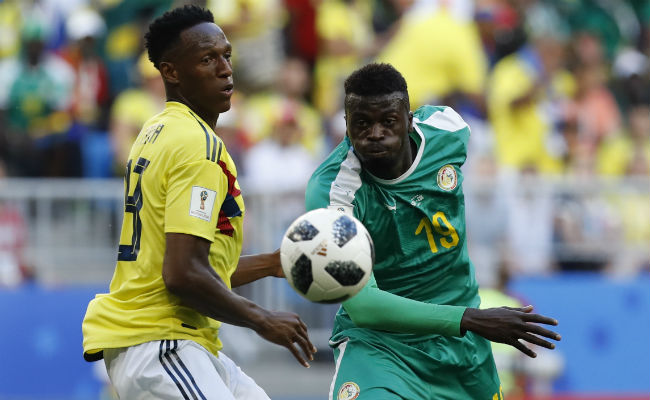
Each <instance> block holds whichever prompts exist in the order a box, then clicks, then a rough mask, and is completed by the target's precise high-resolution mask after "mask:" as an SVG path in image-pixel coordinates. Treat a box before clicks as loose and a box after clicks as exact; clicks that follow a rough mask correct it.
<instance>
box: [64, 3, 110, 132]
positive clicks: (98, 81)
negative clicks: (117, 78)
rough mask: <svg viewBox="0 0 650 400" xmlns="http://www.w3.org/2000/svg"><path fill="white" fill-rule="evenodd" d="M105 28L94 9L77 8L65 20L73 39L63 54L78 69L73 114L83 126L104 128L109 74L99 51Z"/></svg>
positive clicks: (69, 36)
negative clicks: (98, 43)
mask: <svg viewBox="0 0 650 400" xmlns="http://www.w3.org/2000/svg"><path fill="white" fill-rule="evenodd" d="M105 30H106V24H105V23H104V20H103V19H102V17H101V16H100V15H99V14H98V13H97V12H96V11H94V10H92V9H87V8H82V9H79V10H76V11H74V12H73V13H72V14H71V15H70V16H69V17H68V19H67V21H66V32H67V35H68V38H69V40H70V44H69V46H68V47H67V48H66V49H64V53H63V57H64V59H65V60H66V61H67V62H68V63H69V64H70V65H71V66H72V68H73V69H74V72H75V82H74V89H73V92H72V99H71V104H70V107H71V111H72V118H74V120H75V122H76V123H78V124H79V125H81V126H82V127H83V128H82V129H98V128H99V129H101V128H102V127H103V126H105V123H104V119H105V118H104V117H105V116H104V114H105V111H106V109H107V107H108V100H109V86H108V75H107V72H106V67H105V66H104V61H103V59H102V58H101V57H100V56H99V54H98V53H97V41H98V40H99V39H100V38H101V36H102V35H103V34H104V32H105Z"/></svg>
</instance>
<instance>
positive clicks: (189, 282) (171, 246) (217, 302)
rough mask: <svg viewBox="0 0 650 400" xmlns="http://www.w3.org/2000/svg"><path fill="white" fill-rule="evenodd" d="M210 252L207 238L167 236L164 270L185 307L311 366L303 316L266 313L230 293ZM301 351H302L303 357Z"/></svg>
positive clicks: (168, 286)
mask: <svg viewBox="0 0 650 400" xmlns="http://www.w3.org/2000/svg"><path fill="white" fill-rule="evenodd" d="M209 251H210V242H209V241H207V240H205V239H202V238H200V237H197V236H192V235H186V234H181V233H168V234H167V235H166V250H165V256H164V260H163V270H162V275H163V280H164V282H165V285H166V286H167V290H169V292H170V293H172V294H174V295H176V296H178V297H179V298H180V299H181V302H182V304H183V305H185V306H187V307H191V308H193V309H195V310H197V311H198V312H200V313H201V314H203V315H205V316H207V317H210V318H212V319H216V320H219V321H222V322H225V323H228V324H232V325H238V326H243V327H246V328H250V329H252V330H254V331H255V332H257V334H258V335H260V336H261V337H263V338H264V339H266V340H268V341H270V342H272V343H275V344H278V345H280V346H284V347H286V348H287V349H289V351H291V353H292V354H293V355H294V357H296V359H297V360H298V361H299V362H300V363H301V364H302V365H304V366H305V367H308V366H309V364H308V363H307V361H306V359H310V360H311V359H313V357H312V353H313V352H314V351H315V347H314V345H313V344H312V343H311V342H310V341H309V336H308V334H307V326H306V325H305V324H304V323H303V322H302V321H301V320H300V317H299V316H298V315H296V314H294V313H288V312H275V311H269V310H266V309H264V308H262V307H260V306H258V305H257V304H255V303H253V302H252V301H250V300H248V299H246V298H244V297H242V296H239V295H237V294H236V293H233V292H232V291H230V289H228V287H227V286H226V284H225V283H224V282H223V280H221V278H220V277H219V275H217V273H216V272H215V271H214V269H212V267H211V266H210V263H209V260H208V254H209ZM294 343H295V344H297V345H298V347H296V346H294ZM298 348H302V351H303V353H304V356H303V354H301V353H300V351H299V350H298Z"/></svg>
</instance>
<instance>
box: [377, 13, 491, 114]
mask: <svg viewBox="0 0 650 400" xmlns="http://www.w3.org/2000/svg"><path fill="white" fill-rule="evenodd" d="M441 3H442V2H441ZM424 38H426V44H425V43H424V42H423V39H424ZM377 59H378V61H380V62H387V63H390V64H392V65H393V66H395V68H397V69H398V70H400V71H402V73H403V74H404V78H405V79H406V82H407V84H408V86H409V95H410V98H411V105H412V107H413V108H414V109H415V108H417V107H419V106H420V105H422V104H429V103H430V104H445V105H452V106H454V107H455V108H456V109H459V111H460V112H461V114H464V112H463V108H462V107H460V106H459V104H448V103H449V101H448V100H450V98H451V97H452V96H458V95H460V100H458V99H456V100H457V101H460V103H461V104H462V103H463V102H466V101H467V100H470V103H473V108H477V109H478V110H479V111H478V112H479V113H481V114H482V111H483V94H484V93H483V92H484V85H485V75H486V72H487V59H486V57H485V54H484V52H483V49H482V47H481V40H480V37H479V35H478V31H477V29H476V25H475V24H474V23H473V22H471V21H470V22H467V21H463V20H461V19H459V18H458V17H455V16H454V15H453V14H452V10H449V9H447V7H446V6H444V5H438V6H437V7H435V8H426V7H424V8H420V7H417V6H414V7H413V8H412V10H410V11H408V12H406V14H405V15H404V16H403V17H402V21H401V23H400V27H399V29H398V31H397V32H396V33H395V35H394V36H393V37H392V39H390V41H389V42H388V43H387V45H386V47H385V48H384V49H383V50H382V51H381V52H380V53H379V55H378V57H377Z"/></svg>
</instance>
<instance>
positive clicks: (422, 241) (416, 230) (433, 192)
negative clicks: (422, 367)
mask: <svg viewBox="0 0 650 400" xmlns="http://www.w3.org/2000/svg"><path fill="white" fill-rule="evenodd" d="M413 128H414V129H413V130H412V132H411V133H410V134H411V137H412V139H413V140H414V141H415V142H416V143H417V145H418V150H417V154H416V157H415V160H414V162H413V164H412V165H411V167H410V168H409V170H408V171H406V172H405V173H404V174H403V175H402V176H400V177H398V178H396V179H392V180H385V179H380V178H377V177H375V176H372V175H371V174H370V173H368V172H367V171H364V170H362V169H361V164H360V162H359V160H358V158H357V157H356V155H355V154H354V151H353V149H352V146H351V144H350V141H349V140H348V139H347V137H346V138H345V140H343V141H342V142H341V144H339V146H338V147H337V148H336V149H335V150H334V151H333V152H332V153H331V154H330V155H329V157H328V158H327V160H326V161H325V162H324V163H323V164H322V165H321V166H320V167H319V168H318V169H317V170H316V171H315V172H314V174H313V176H312V178H311V180H310V182H309V185H308V187H307V191H306V204H307V209H308V210H310V209H314V208H321V207H330V208H339V209H341V210H343V211H347V212H352V213H353V214H354V216H355V217H357V218H358V219H359V220H360V221H362V222H363V224H364V225H365V226H366V228H367V229H368V232H369V233H370V235H371V236H372V239H373V241H374V244H375V265H374V269H373V273H374V277H375V279H376V281H377V286H378V287H379V289H382V290H385V291H388V292H391V293H393V294H396V295H399V296H402V297H407V298H410V299H413V300H418V301H422V302H427V303H432V304H446V305H457V306H467V307H478V305H479V297H478V287H477V284H476V280H475V278H474V268H473V266H472V264H471V262H470V260H469V256H468V252H467V243H466V233H465V231H466V229H465V203H464V197H463V191H462V182H463V176H462V172H461V169H460V167H461V166H462V165H463V163H464V162H465V159H466V155H467V141H468V139H469V134H470V130H469V127H468V126H467V124H466V123H465V122H464V121H463V119H462V118H461V117H460V116H459V115H458V114H457V113H456V112H455V111H453V110H452V109H451V108H449V107H433V106H423V107H420V108H419V109H418V110H417V111H415V113H414V116H413ZM350 324H351V321H350V319H349V317H348V316H347V314H346V312H345V309H344V308H341V310H340V311H339V314H338V316H337V319H336V323H335V328H334V333H335V334H336V333H338V332H341V331H342V330H345V329H346V328H349V327H351V325H350ZM400 336H404V335H400ZM407 336H408V335H407ZM414 339H416V338H414ZM417 339H422V337H417Z"/></svg>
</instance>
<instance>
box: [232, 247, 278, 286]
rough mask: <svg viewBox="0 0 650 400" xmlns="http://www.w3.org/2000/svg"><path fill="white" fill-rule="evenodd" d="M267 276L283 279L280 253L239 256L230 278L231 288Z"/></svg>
mask: <svg viewBox="0 0 650 400" xmlns="http://www.w3.org/2000/svg"><path fill="white" fill-rule="evenodd" d="M267 276H275V277H278V278H282V277H284V273H283V271H282V264H280V251H279V250H278V251H275V252H273V253H266V254H256V255H253V256H241V257H240V258H239V264H237V270H236V271H235V273H234V274H232V276H231V277H230V284H231V286H232V287H238V286H241V285H245V284H247V283H250V282H254V281H256V280H258V279H261V278H265V277H267Z"/></svg>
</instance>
